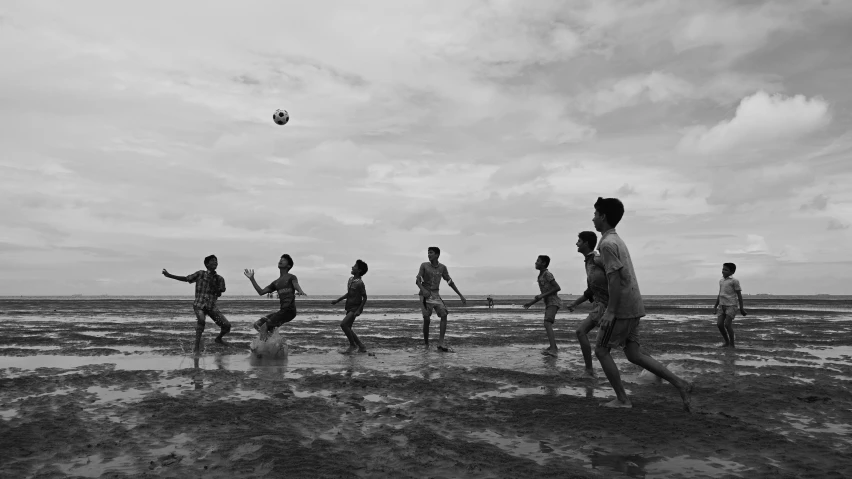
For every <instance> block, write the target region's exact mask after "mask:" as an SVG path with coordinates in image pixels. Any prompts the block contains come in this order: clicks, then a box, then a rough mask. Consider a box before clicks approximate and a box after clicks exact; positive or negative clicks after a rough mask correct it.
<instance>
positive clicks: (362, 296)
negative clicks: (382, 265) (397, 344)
mask: <svg viewBox="0 0 852 479" xmlns="http://www.w3.org/2000/svg"><path fill="white" fill-rule="evenodd" d="M367 269H368V268H367V263H365V262H363V261H361V260H360V259H359V260H357V261H355V264H354V265H353V266H352V277H351V278H349V281H348V282H347V283H346V294H344V295H343V296H341V297H339V298H337V299H335V300H334V301H332V302H331V304H337V303H339V302H341V301H343V300H344V299H345V300H346V304H345V306H344V308H345V310H346V316H344V317H343V321H341V322H340V328H341V329H343V334H345V335H346V339H348V340H349V349H347V350H346V351H343V354H350V353H352V352H354V351H356V350H357V351H358V352H359V353H366V352H367V348H366V347H365V346H364V344H363V343H362V342H361V340H360V339H358V335H356V334H355V331H352V324H353V323H355V318H357V317H358V316H360V315H361V313H363V312H364V305H365V304H367V288H366V286H364V281H363V280H362V279H361V277H362V276H364V275H365V274H367Z"/></svg>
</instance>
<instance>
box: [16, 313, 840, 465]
mask: <svg viewBox="0 0 852 479" xmlns="http://www.w3.org/2000/svg"><path fill="white" fill-rule="evenodd" d="M0 303H2V304H0V306H3V310H2V311H3V313H2V319H3V321H4V329H5V330H6V334H4V335H3V337H2V338H0V450H2V451H3V454H0V477H16V478H17V477H67V476H74V477H201V476H204V477H264V476H268V477H282V476H286V477H389V478H390V477H393V478H397V477H447V478H449V477H820V478H823V477H849V476H852V460H850V456H852V426H850V424H852V397H850V393H849V386H850V384H852V346H850V345H849V341H848V338H849V337H850V332H852V318H850V314H849V313H848V312H844V311H845V310H844V307H841V308H839V309H837V310H835V309H833V308H832V307H826V308H811V309H812V310H806V311H800V310H797V309H795V308H788V309H784V310H780V311H779V310H772V308H769V307H767V309H765V310H760V309H759V308H757V309H755V310H752V314H751V315H750V316H749V317H747V318H739V319H738V320H737V324H736V327H737V332H738V334H739V341H740V344H739V348H738V349H737V350H736V351H731V350H726V349H719V348H718V347H717V346H718V345H719V343H720V337H719V336H718V331H717V330H716V328H715V322H714V320H713V318H712V317H711V316H709V315H707V314H706V311H697V310H696V311H693V310H692V309H690V308H674V307H673V306H672V305H671V304H668V305H666V306H661V307H660V308H657V309H652V311H650V314H649V317H648V318H647V320H645V321H643V326H642V328H643V330H642V340H643V349H645V350H646V351H647V352H648V353H650V354H652V355H654V356H655V357H656V358H657V359H659V360H661V361H662V362H663V363H664V364H666V365H667V366H668V367H669V368H670V369H672V370H673V371H674V372H676V373H677V374H679V375H681V376H682V377H684V378H686V379H688V380H690V381H694V382H695V385H696V386H695V391H694V397H693V412H692V414H688V413H685V412H683V411H681V405H680V398H679V396H678V394H677V391H676V390H675V389H674V388H673V387H671V386H670V385H668V384H667V383H659V382H658V381H655V378H654V377H652V376H649V375H648V374H647V373H644V372H642V371H641V370H640V369H639V368H637V367H636V366H633V365H630V364H629V363H627V362H626V361H625V359H624V356H623V354H622V353H620V352H615V353H614V356H615V358H616V361H617V362H618V363H619V365H620V367H621V369H622V373H623V378H624V380H625V386H626V387H627V390H628V393H629V394H630V396H631V399H632V401H633V403H634V409H632V410H609V409H604V408H600V407H599V404H601V403H602V402H605V401H607V400H609V399H611V398H612V397H613V394H612V390H611V389H610V387H609V385H608V383H607V382H606V380H605V379H603V378H602V374H601V379H597V380H575V379H573V378H574V377H575V376H576V375H578V374H579V373H580V372H581V371H582V357H581V355H580V351H579V347H578V346H577V344H576V341H575V340H574V335H573V327H574V326H575V325H576V323H577V322H578V321H579V320H580V319H582V318H583V317H584V316H585V314H584V311H578V312H577V313H575V314H560V315H559V317H558V319H557V323H556V329H557V335H558V340H559V345H560V348H561V354H560V356H559V358H556V359H555V358H548V357H545V356H542V355H541V354H540V350H541V348H543V347H545V341H546V339H545V336H544V330H543V328H542V327H541V311H538V310H536V311H523V310H517V309H516V308H515V307H514V306H516V305H504V307H502V308H498V309H495V310H486V309H484V308H483V309H476V308H460V307H458V306H455V305H453V308H454V310H453V314H452V315H451V323H450V327H449V337H450V345H451V347H452V348H453V349H454V352H452V353H441V352H438V351H436V350H435V349H434V347H433V348H432V349H426V348H424V347H422V346H421V345H420V343H421V340H420V339H418V338H419V337H420V331H419V329H420V321H421V320H420V319H419V318H418V316H419V315H418V314H417V311H416V309H415V308H416V304H412V305H409V304H407V303H405V304H396V303H391V302H388V303H387V304H383V303H381V302H379V303H378V304H375V305H374V307H373V309H372V310H371V311H368V312H367V313H366V314H365V315H364V316H363V317H361V318H359V319H358V321H356V323H355V330H356V332H358V333H359V334H362V337H363V340H364V341H365V343H366V344H367V346H368V348H369V353H368V354H356V355H341V354H339V353H338V350H341V349H343V347H344V346H345V338H344V337H343V334H342V333H341V332H340V330H339V327H338V323H339V321H340V319H341V315H340V314H339V312H335V311H336V309H335V308H330V307H329V308H325V306H322V305H321V304H320V303H319V302H316V303H315V304H311V303H305V304H303V305H302V306H303V307H302V308H301V311H302V312H301V313H300V316H299V317H298V318H297V319H296V320H295V321H294V322H293V323H291V324H290V325H287V327H286V328H285V331H284V333H285V335H286V336H287V338H288V340H289V342H290V355H289V357H288V358H287V359H286V360H278V361H264V360H258V359H256V358H253V357H251V355H250V354H249V352H248V344H249V341H250V340H251V338H252V337H253V335H252V334H250V330H249V324H250V322H251V321H252V320H253V319H254V318H255V317H256V316H257V315H258V314H259V313H261V312H264V311H266V310H268V309H272V308H274V306H271V305H272V304H273V303H272V302H259V301H251V302H250V301H245V302H239V301H233V302H231V303H228V302H225V301H223V303H222V305H221V306H222V310H223V311H224V312H225V313H226V315H228V317H229V319H230V320H231V322H232V323H233V324H234V331H235V334H234V335H232V336H231V337H230V338H231V342H230V345H228V346H220V345H217V344H215V343H213V342H212V338H213V336H214V334H215V330H216V327H215V325H213V323H212V322H208V325H207V331H206V332H205V341H206V348H205V351H204V354H203V356H202V357H201V358H199V359H198V360H194V359H193V358H192V357H190V356H189V355H186V354H185V350H186V348H187V347H188V345H189V343H190V340H191V337H192V334H193V328H194V321H193V320H192V319H191V316H190V312H189V310H188V309H187V303H186V302H185V301H173V302H152V303H144V302H140V303H139V304H136V303H134V304H133V305H131V306H128V305H127V304H123V305H122V304H121V303H118V304H113V303H110V302H109V301H106V302H103V304H101V303H98V304H97V305H96V304H92V303H90V304H88V305H81V304H78V303H75V304H73V305H72V304H69V303H71V302H67V301H66V302H61V301H59V302H57V303H56V304H44V303H40V304H39V305H36V306H33V305H31V304H30V303H27V304H29V306H27V305H26V304H24V303H10V302H9V301H5V300H4V301H0ZM53 306H58V307H56V308H55V307H53ZM845 307H848V304H847V305H846V306H845ZM53 309H56V311H53ZM806 309H807V308H806ZM134 311H136V312H134ZM699 313H700V314H699ZM437 326H438V322H437V320H433V323H432V334H433V338H436V337H437ZM596 366H597V365H596ZM599 372H600V371H599Z"/></svg>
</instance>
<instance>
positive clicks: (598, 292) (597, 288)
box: [568, 231, 609, 379]
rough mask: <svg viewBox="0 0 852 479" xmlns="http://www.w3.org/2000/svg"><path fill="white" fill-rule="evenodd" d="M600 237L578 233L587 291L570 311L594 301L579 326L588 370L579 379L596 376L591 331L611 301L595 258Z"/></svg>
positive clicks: (579, 338)
mask: <svg viewBox="0 0 852 479" xmlns="http://www.w3.org/2000/svg"><path fill="white" fill-rule="evenodd" d="M597 244H598V237H597V235H595V233H594V232H592V231H583V232H581V233H580V234H578V235H577V252H578V253H580V254H582V255H583V256H584V258H585V260H584V261H585V263H586V291H585V292H584V293H583V295H582V296H580V297H579V298H577V299H575V300H574V302H573V303H571V304H570V305H569V306H568V311H571V312H574V308H576V307H577V306H579V305H580V304H582V303H585V302H586V301H589V302H591V303H592V311H591V312H589V315H588V316H587V317H586V319H584V320H583V321H582V322H580V325H579V326H577V331H576V333H577V340H578V341H579V342H580V350H581V351H583V360H584V361H585V363H586V370H585V371H584V372H583V375H582V376H580V378H578V379H590V378H594V377H595V369H594V366H593V365H592V346H591V344H590V343H589V336H588V335H589V332H590V331H591V330H593V329H595V328H596V327H597V326H598V323H599V322H600V320H601V316H603V313H604V310H605V309H606V304H607V302H608V301H609V289H608V288H609V285H608V283H607V280H606V273H605V272H604V270H603V268H601V267H600V266H598V265H597V264H595V258H596V257H599V256H600V253H598V252H597V251H595V246H596V245H597Z"/></svg>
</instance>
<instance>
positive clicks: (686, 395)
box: [678, 381, 694, 412]
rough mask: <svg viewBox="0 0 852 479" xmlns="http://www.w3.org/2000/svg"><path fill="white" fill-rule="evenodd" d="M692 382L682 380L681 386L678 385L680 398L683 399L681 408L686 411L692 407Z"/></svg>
mask: <svg viewBox="0 0 852 479" xmlns="http://www.w3.org/2000/svg"><path fill="white" fill-rule="evenodd" d="M693 387H694V386H693V384H692V383H690V382H686V381H684V384H683V386H681V387H679V388H678V390H679V391H680V398H681V399H683V410H684V411H686V412H692V411H691V410H690V408H691V407H692V389H693Z"/></svg>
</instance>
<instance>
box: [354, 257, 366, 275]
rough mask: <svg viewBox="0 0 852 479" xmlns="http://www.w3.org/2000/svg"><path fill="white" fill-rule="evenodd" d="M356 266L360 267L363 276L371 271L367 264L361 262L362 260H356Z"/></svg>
mask: <svg viewBox="0 0 852 479" xmlns="http://www.w3.org/2000/svg"><path fill="white" fill-rule="evenodd" d="M355 266H357V267H358V271H360V272H361V276H364V275H365V274H367V270H368V269H370V268H369V267H368V266H367V263H365V262H363V261H361V260H360V259H359V260H355Z"/></svg>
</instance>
